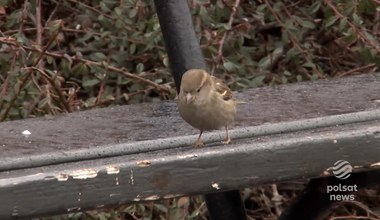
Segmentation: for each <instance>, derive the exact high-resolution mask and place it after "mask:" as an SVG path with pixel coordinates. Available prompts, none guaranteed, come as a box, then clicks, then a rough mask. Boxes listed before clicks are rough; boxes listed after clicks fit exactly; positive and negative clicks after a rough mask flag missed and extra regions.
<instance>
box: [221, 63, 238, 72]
mask: <svg viewBox="0 0 380 220" xmlns="http://www.w3.org/2000/svg"><path fill="white" fill-rule="evenodd" d="M223 67H224V69H226V70H227V71H228V72H233V71H235V69H236V66H235V64H234V63H232V62H231V61H227V62H224V63H223Z"/></svg>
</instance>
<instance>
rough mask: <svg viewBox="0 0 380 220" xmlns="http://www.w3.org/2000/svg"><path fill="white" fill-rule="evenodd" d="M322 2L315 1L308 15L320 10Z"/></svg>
mask: <svg viewBox="0 0 380 220" xmlns="http://www.w3.org/2000/svg"><path fill="white" fill-rule="evenodd" d="M321 3H322V1H315V2H314V3H313V4H312V5H311V6H310V8H309V12H310V14H315V13H317V11H318V10H319V9H320V8H321Z"/></svg>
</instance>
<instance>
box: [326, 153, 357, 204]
mask: <svg viewBox="0 0 380 220" xmlns="http://www.w3.org/2000/svg"><path fill="white" fill-rule="evenodd" d="M332 172H333V174H334V176H335V177H336V178H338V179H341V180H345V179H347V178H348V177H350V176H351V173H352V166H351V164H350V163H349V162H348V161H345V160H338V161H337V162H335V163H334V166H333V169H332ZM326 191H327V193H328V194H329V196H330V200H332V201H347V200H348V201H352V200H355V195H354V194H352V193H354V192H357V191H358V186H357V185H356V184H354V185H346V184H342V183H339V184H338V185H327V189H326Z"/></svg>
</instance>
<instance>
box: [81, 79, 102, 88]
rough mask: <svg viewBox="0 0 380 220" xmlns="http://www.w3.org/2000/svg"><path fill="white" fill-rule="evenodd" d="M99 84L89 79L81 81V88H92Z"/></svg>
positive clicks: (96, 80)
mask: <svg viewBox="0 0 380 220" xmlns="http://www.w3.org/2000/svg"><path fill="white" fill-rule="evenodd" d="M99 82H100V81H99V80H98V79H89V80H85V81H83V83H82V86H83V87H92V86H95V85H97V84H99Z"/></svg>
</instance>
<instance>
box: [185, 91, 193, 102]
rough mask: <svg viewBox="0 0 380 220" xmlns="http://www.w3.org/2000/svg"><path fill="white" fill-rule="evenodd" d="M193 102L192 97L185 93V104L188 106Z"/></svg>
mask: <svg viewBox="0 0 380 220" xmlns="http://www.w3.org/2000/svg"><path fill="white" fill-rule="evenodd" d="M192 101H193V96H192V95H191V94H190V93H186V104H190V103H191V102H192Z"/></svg>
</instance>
